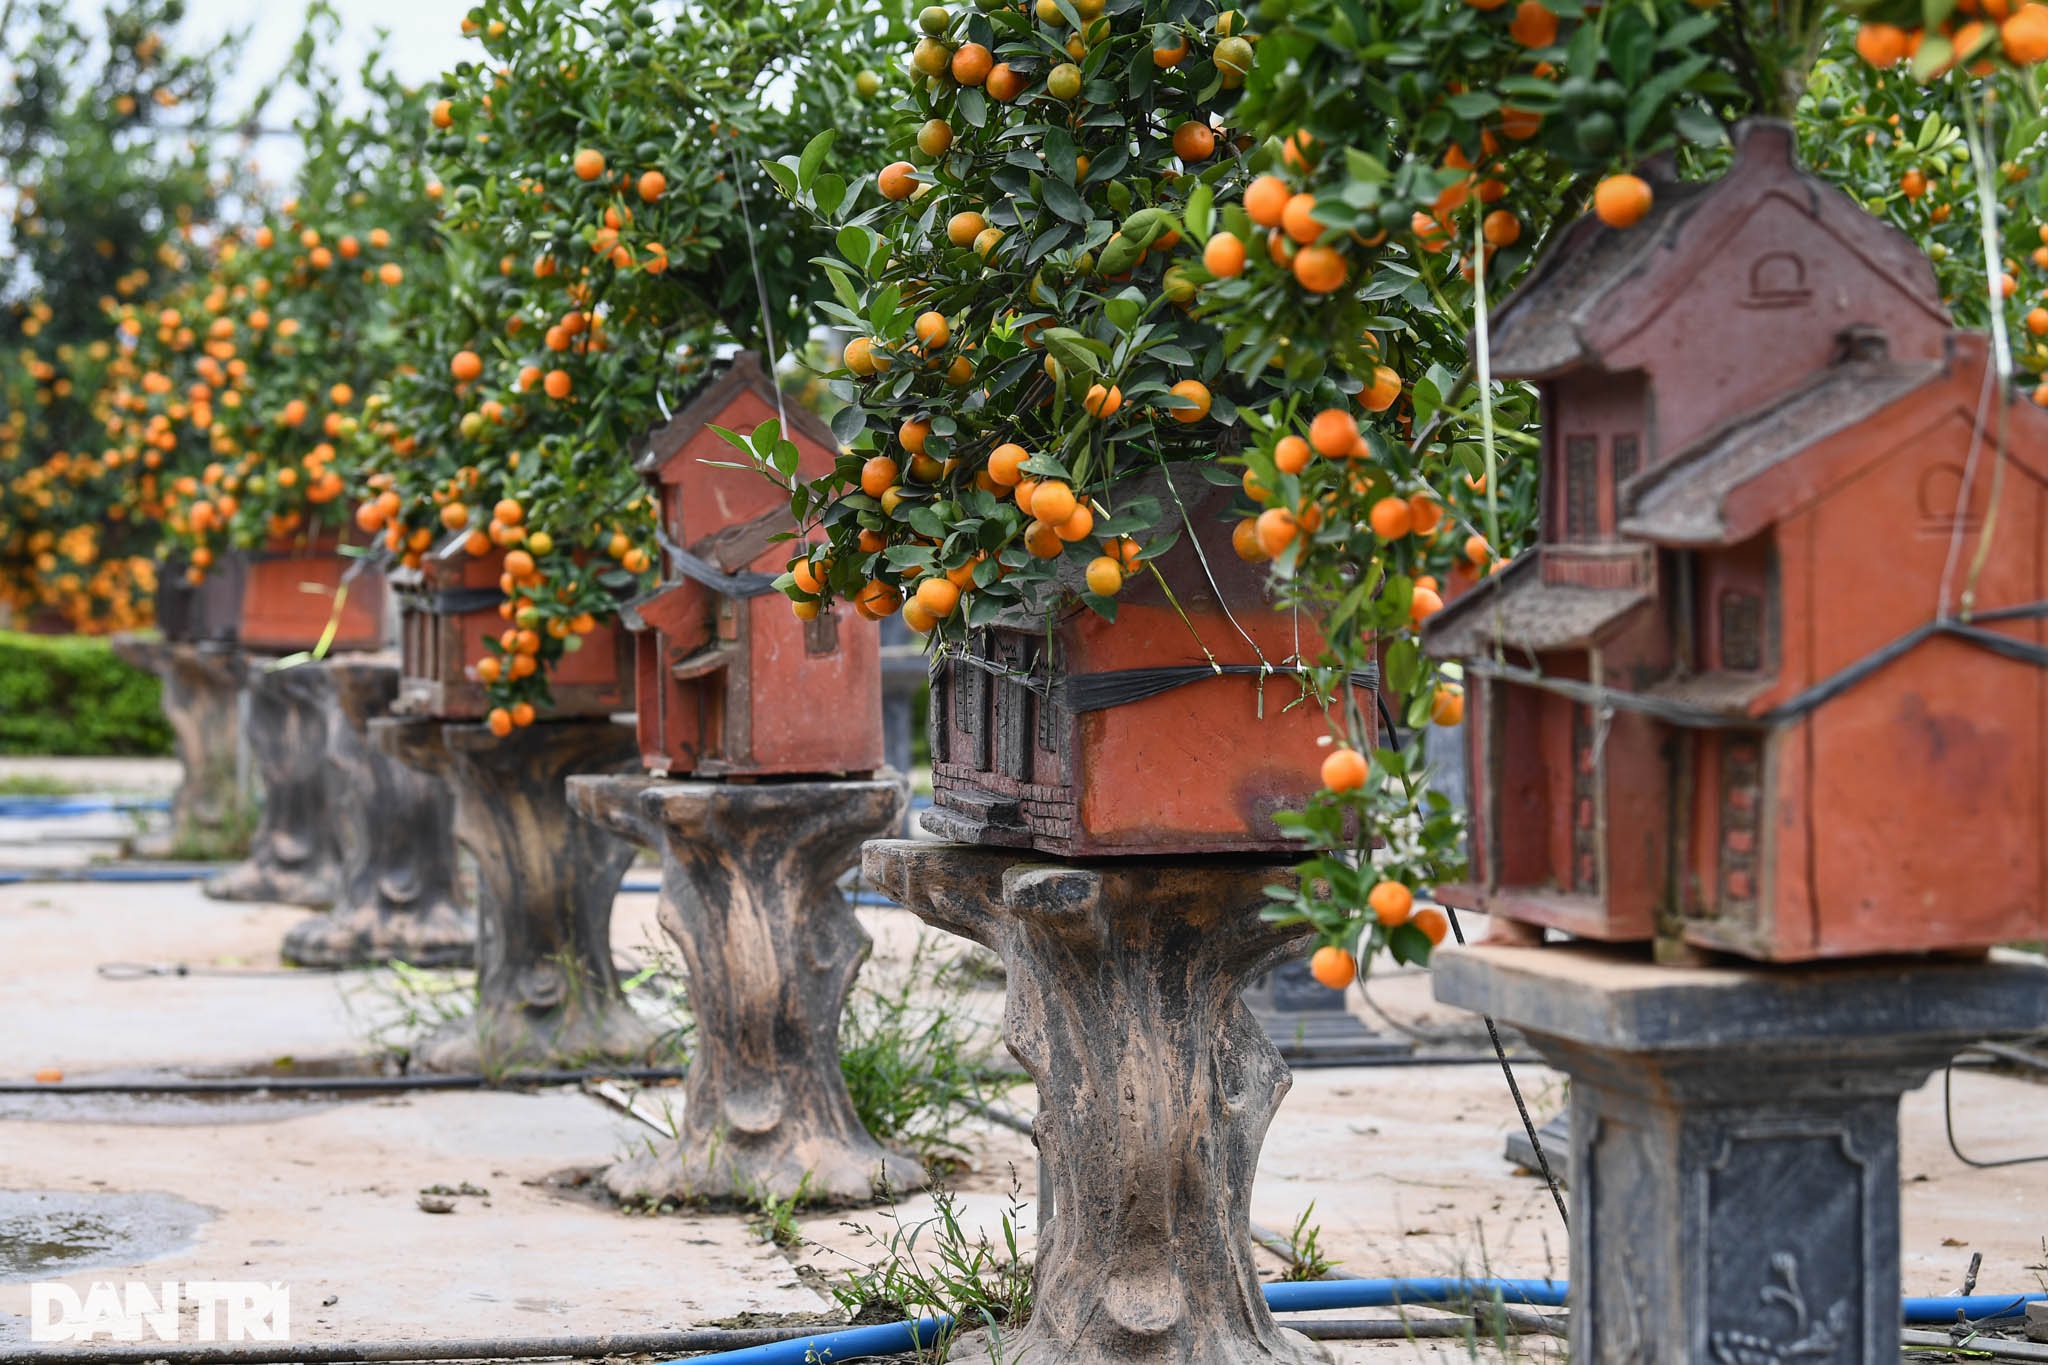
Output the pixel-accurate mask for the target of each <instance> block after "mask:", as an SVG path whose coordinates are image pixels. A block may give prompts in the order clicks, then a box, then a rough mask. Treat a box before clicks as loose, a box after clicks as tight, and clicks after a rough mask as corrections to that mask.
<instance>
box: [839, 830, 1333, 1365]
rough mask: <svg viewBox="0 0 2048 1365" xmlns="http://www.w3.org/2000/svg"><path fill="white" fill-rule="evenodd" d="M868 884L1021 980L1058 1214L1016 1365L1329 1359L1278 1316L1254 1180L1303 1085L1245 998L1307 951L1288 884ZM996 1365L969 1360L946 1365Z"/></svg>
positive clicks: (888, 844)
mask: <svg viewBox="0 0 2048 1365" xmlns="http://www.w3.org/2000/svg"><path fill="white" fill-rule="evenodd" d="M861 868H862V871H863V873H864V874H865V875H866V877H867V879H868V881H869V882H870V883H871V884H873V885H874V886H875V887H876V888H877V889H879V890H880V891H881V892H882V893H883V894H884V895H887V896H889V897H891V898H892V899H894V900H896V901H898V902H900V903H901V904H902V905H904V906H905V907H907V908H908V909H910V910H912V911H914V912H915V913H916V914H917V915H918V916H920V917H921V918H923V919H924V920H926V921H928V922H929V923H931V924H934V925H936V926H938V927H939V928H941V929H946V930H949V931H951V932H953V933H956V934H960V935H963V936H964V937H967V938H970V939H973V940H974V941H976V942H977V943H981V944H983V945H985V946H987V947H989V948H992V949H994V950H995V951H996V952H997V953H998V954H1000V955H1001V957H1002V959H1003V963H1004V965H1005V966H1006V967H1007V968H1008V969H1009V1000H1008V1005H1007V1009H1006V1011H1005V1015H1004V1021H1003V1033H1004V1037H1005V1039H1006V1040H1007V1041H1008V1043H1009V1046H1010V1051H1011V1052H1012V1053H1014V1054H1015V1055H1016V1057H1017V1060H1018V1061H1019V1062H1021V1063H1023V1065H1024V1069H1025V1070H1026V1071H1028V1072H1029V1073H1030V1074H1031V1078H1032V1079H1033V1080H1034V1081H1036V1082H1037V1083H1038V1100H1039V1106H1038V1121H1037V1125H1036V1128H1037V1132H1036V1134H1035V1137H1036V1141H1037V1143H1038V1152H1039V1161H1040V1164H1041V1168H1042V1169H1043V1170H1044V1171H1046V1172H1047V1174H1048V1177H1049V1180H1048V1183H1049V1185H1050V1188H1051V1189H1052V1191H1053V1208H1052V1209H1051V1210H1050V1213H1051V1221H1050V1222H1049V1223H1046V1224H1043V1226H1042V1227H1041V1231H1040V1235H1039V1242H1038V1260H1037V1264H1036V1266H1035V1268H1034V1270H1033V1297H1032V1302H1033V1305H1034V1306H1033V1309H1032V1315H1031V1321H1030V1322H1029V1323H1028V1324H1026V1325H1025V1326H1024V1327H1023V1328H1021V1329H1019V1330H1017V1331H1015V1332H1013V1333H1010V1334H1008V1335H1006V1337H1005V1338H1004V1340H1003V1341H1002V1342H1001V1344H1000V1345H1001V1350H1000V1355H1001V1359H1002V1360H1003V1361H1004V1362H1005V1363H1006V1365H1052V1362H1055V1361H1057V1362H1061V1365H1108V1362H1112V1361H1116V1362H1127V1361H1146V1362H1159V1363H1160V1365H1165V1362H1169V1361H1170V1362H1176V1363H1177V1365H1178V1363H1181V1362H1185V1363H1187V1365H1239V1363H1240V1362H1242V1363H1243V1365H1252V1363H1253V1362H1285V1363H1286V1365H1309V1362H1315V1361H1321V1360H1324V1359H1327V1357H1326V1356H1325V1355H1324V1353H1323V1351H1322V1348H1320V1347H1319V1346H1317V1345H1316V1344H1315V1343H1313V1342H1311V1341H1309V1340H1308V1339H1307V1338H1305V1337H1302V1336H1300V1335H1298V1334H1296V1333H1293V1332H1289V1331H1285V1330H1283V1329H1282V1328H1281V1327H1280V1326H1279V1325H1278V1324H1277V1323H1276V1322H1275V1321H1274V1320H1273V1316H1272V1314H1271V1313H1270V1312H1268V1311H1267V1308H1266V1301H1265V1298H1264V1297H1263V1295H1262V1293H1261V1290H1260V1286H1259V1273H1258V1263H1257V1261H1256V1260H1255V1259H1254V1256H1253V1250H1252V1239H1251V1187H1252V1178H1253V1176H1254V1175H1255V1174H1256V1172H1257V1170H1258V1159H1259V1148H1260V1147H1261V1146H1263V1145H1264V1143H1265V1138H1266V1127H1267V1125H1268V1124H1269V1123H1271V1122H1272V1118H1273V1114H1274V1112H1275V1111H1276V1110H1277V1109H1278V1108H1279V1106H1280V1099H1281V1096H1283V1095H1284V1094H1286V1092H1287V1088H1288V1083H1289V1076H1288V1073H1287V1066H1286V1064H1285V1063H1284V1062H1283V1061H1282V1060H1281V1059H1280V1054H1279V1053H1278V1052H1277V1051H1276V1050H1275V1049H1274V1047H1273V1044H1272V1042H1271V1041H1270V1040H1268V1039H1267V1037H1266V1035H1265V1033H1264V1032H1263V1031H1262V1030H1261V1029H1260V1027H1259V1025H1258V1022H1257V1021H1256V1020H1255V1019H1253V1018H1252V1013H1251V1011H1250V1010H1249V1009H1247V1008H1246V1007H1245V1004H1244V1002H1243V1001H1242V1000H1241V999H1240V998H1239V995H1240V993H1241V992H1242V991H1243V989H1244V986H1245V983H1246V982H1247V981H1249V980H1250V979H1251V978H1253V977H1255V976H1257V975H1258V974H1259V973H1260V972H1262V971H1265V970H1267V969H1268V968H1270V967H1272V966H1273V965H1274V964H1276V963H1278V962H1280V961H1282V960H1283V959H1285V958H1287V957H1288V956H1291V955H1293V954H1296V953H1299V952H1300V951H1301V948H1302V946H1303V943H1304V942H1305V940H1306V938H1307V936H1308V935H1307V931H1306V930H1305V929H1298V928H1280V927H1277V926H1275V925H1272V924H1269V923H1267V922H1266V921H1264V920H1263V919H1261V918H1260V911H1261V910H1262V909H1263V908H1264V906H1265V905H1266V903H1267V902H1266V896H1265V892H1264V888H1265V887H1266V886H1267V885H1269V884H1271V883H1273V882H1275V881H1280V880H1284V879H1285V877H1286V875H1287V874H1286V872H1285V870H1284V869H1282V868H1277V867H1273V866H1270V865H1267V864H1263V863H1260V862H1256V861H1248V860H1242V859H1221V858H1215V859H1188V860H1185V861H1179V862H1163V861H1160V862H1154V861H1150V860H1142V859H1131V860H1127V861H1117V862H1110V861H1103V862H1091V863H1070V862H1055V861H1049V860H1047V859H1045V858H1044V857H1042V856H1039V855H1034V854H1029V853H1023V852H1011V851H1007V850H1000V849H989V848H979V847H970V846H965V845H956V844H938V843H926V842H919V841H910V840H888V841H879V842H876V843H871V844H869V845H868V846H867V847H866V849H864V850H863V852H862V859H861ZM1044 1213H1045V1211H1041V1217H1043V1215H1044ZM994 1355H995V1351H994V1349H993V1343H988V1342H980V1343H977V1342H976V1341H975V1340H974V1339H972V1338H969V1339H968V1340H966V1341H964V1342H963V1343H962V1344H961V1345H960V1346H958V1347H956V1348H955V1349H954V1350H953V1352H952V1353H951V1355H950V1356H949V1357H948V1358H949V1359H950V1360H954V1361H961V1362H966V1361H982V1360H991V1359H993V1358H994Z"/></svg>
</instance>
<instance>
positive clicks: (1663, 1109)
mask: <svg viewBox="0 0 2048 1365" xmlns="http://www.w3.org/2000/svg"><path fill="white" fill-rule="evenodd" d="M1435 986H1436V994H1437V998H1438V999H1439V1000H1442V1001H1444V1002H1445V1003H1447V1004H1453V1005H1461V1006H1463V1007H1465V1008H1466V1009H1470V1010H1475V1011H1480V1012H1484V1013H1489V1014H1492V1015H1493V1016H1494V1017H1495V1018H1496V1019H1498V1020H1500V1021H1501V1022H1502V1023H1509V1024H1513V1025H1515V1026H1516V1027H1517V1028H1519V1029H1521V1030H1522V1032H1523V1033H1524V1034H1525V1035H1526V1036H1527V1037H1528V1039H1529V1041H1530V1042H1531V1043H1532V1044H1534V1045H1535V1047H1536V1048H1537V1050H1538V1051H1540V1052H1542V1053H1543V1055H1544V1056H1545V1057H1547V1058H1548V1059H1549V1060H1550V1061H1551V1062H1552V1063H1553V1064H1555V1065H1556V1066H1558V1067H1560V1068H1561V1069H1563V1070H1564V1071H1566V1072H1567V1073H1569V1074H1570V1076H1571V1078H1572V1109H1571V1134H1572V1147H1571V1169H1572V1178H1571V1197H1572V1229H1571V1272H1572V1273H1571V1279H1572V1313H1571V1332H1572V1338H1571V1356H1572V1359H1573V1360H1574V1361H1578V1362H1582V1363H1583V1365H1629V1363H1630V1362H1641V1361H1700V1362H1715V1363H1716V1365H1719V1362H1747V1361H1809V1360H1810V1361H1816V1362H1819V1361H1825V1362H1828V1365H1880V1363H1881V1365H1896V1363H1897V1361H1898V1359H1899V1097H1900V1095H1902V1094H1904V1093H1905V1092H1906V1091H1907V1090H1910V1089H1912V1088H1914V1087H1915V1086H1917V1085H1919V1084H1920V1083H1921V1082H1923V1081H1924V1080H1926V1078H1927V1077H1928V1075H1929V1074H1930V1073H1931V1072H1932V1071H1933V1070H1934V1069H1935V1068H1936V1067H1938V1066H1940V1065H1942V1064H1943V1062H1945V1061H1946V1060H1947V1059H1948V1058H1949V1057H1950V1056H1951V1055H1952V1054H1953V1053H1954V1052H1955V1051H1956V1049H1958V1048H1960V1047H1962V1046H1963V1045H1965V1044H1967V1043H1971V1042H1974V1041H1976V1040H1978V1039H1981V1038H1984V1037H1986V1036H1990V1035H1996V1034H2000V1033H2024V1032H2031V1031H2033V1030H2037V1029H2040V1028H2041V1027H2042V1026H2043V1025H2044V1024H2048V968H2042V967H2035V966H2030V965H2025V966H2023V965H2009V964H2005V963H1973V964H1965V963H1934V962H1899V961H1888V962H1884V963H1878V964H1864V963H1845V964H1840V965H1830V966H1820V967H1771V968H1719V967H1716V968H1679V967H1659V966H1655V965H1652V964H1650V963H1648V962H1645V961H1638V960H1634V959H1632V958H1630V957H1627V956H1624V955H1622V954H1619V953H1616V952H1613V951H1609V950H1599V949H1593V948H1580V947H1568V948H1567V947H1552V948H1519V947H1477V948H1470V949H1464V950H1460V951H1454V952H1446V953H1444V954H1443V955H1442V956H1441V957H1439V958H1438V960H1437V963H1436V967H1435Z"/></svg>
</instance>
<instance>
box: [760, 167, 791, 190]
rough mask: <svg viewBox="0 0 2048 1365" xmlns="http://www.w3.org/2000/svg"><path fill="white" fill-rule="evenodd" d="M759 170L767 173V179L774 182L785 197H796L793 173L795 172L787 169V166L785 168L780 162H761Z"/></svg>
mask: <svg viewBox="0 0 2048 1365" xmlns="http://www.w3.org/2000/svg"><path fill="white" fill-rule="evenodd" d="M761 169H763V170H765V171H767V172H768V176H769V178H770V179H771V180H773V181H774V182H775V183H776V184H777V185H778V186H780V187H781V189H782V192H783V193H784V194H787V195H789V196H791V197H792V198H793V197H795V195H796V172H795V171H793V170H791V169H790V168H789V167H788V166H785V165H784V164H783V163H782V162H780V161H764V162H762V163H761Z"/></svg>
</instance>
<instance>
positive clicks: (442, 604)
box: [405, 588, 505, 616]
mask: <svg viewBox="0 0 2048 1365" xmlns="http://www.w3.org/2000/svg"><path fill="white" fill-rule="evenodd" d="M405 596H406V599H407V600H408V601H409V602H412V603H416V604H417V605H419V606H421V607H422V608H424V609H425V610H426V611H428V612H430V613H432V614H433V615H435V616H466V615H468V614H469V613H470V612H473V611H482V610H484V608H486V607H495V606H497V605H498V604H499V603H500V602H503V601H504V600H505V594H504V593H502V592H500V591H498V590H497V589H496V588H448V589H445V590H443V591H441V592H433V593H407V594H406V595H405Z"/></svg>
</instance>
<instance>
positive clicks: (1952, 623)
mask: <svg viewBox="0 0 2048 1365" xmlns="http://www.w3.org/2000/svg"><path fill="white" fill-rule="evenodd" d="M2044 616H2048V602H2030V603H2027V604H2026V605H2024V606H2018V607H2001V608H1999V609H1997V610H1995V611H1987V612H1983V613H1980V614H1979V615H1977V616H1975V617H1974V618H1972V619H1971V620H1969V621H1961V620H1957V619H1956V618H1954V617H1947V618H1942V619H1937V620H1933V621H1929V622H1926V623H1925V624H1924V625H1919V626H1915V627H1914V628H1913V629H1911V630H1909V631H1907V632H1906V633H1905V634H1904V635H1901V636H1900V637H1899V638H1898V639H1896V640H1893V641H1891V642H1890V643H1889V644H1886V645H1882V646H1880V647H1879V648H1877V649H1874V650H1872V651H1871V652H1870V653H1868V654H1866V655H1864V656H1863V657H1862V658H1860V659H1858V660H1857V661H1856V662H1855V663H1853V664H1850V665H1849V666H1848V667H1847V668H1844V669H1842V670H1840V671H1839V672H1837V673H1834V674H1832V675H1831V676H1829V677H1826V678H1823V679H1821V680H1820V681H1819V682H1817V683H1815V684H1814V685H1813V686H1811V687H1809V688H1806V689H1805V690H1803V691H1801V692H1799V693H1797V694H1796V695H1794V696H1792V697H1790V698H1787V699H1786V700H1785V701H1783V702H1781V703H1779V704H1778V705H1776V706H1773V707H1772V708H1771V709H1770V710H1768V711H1765V712H1764V713H1762V714H1761V715H1756V716H1748V715H1729V714H1728V713H1726V712H1723V711H1715V710H1711V709H1709V708H1707V707H1704V706H1697V705H1694V704H1693V703H1690V702H1681V701H1673V700H1671V699H1669V698H1666V697H1647V696H1644V695H1642V694H1641V693H1639V692H1628V691H1620V690H1616V689H1614V688H1608V687H1595V686H1594V685H1593V684H1591V683H1584V682H1579V681H1577V680H1576V679H1573V678H1553V677H1549V676H1547V675H1545V674H1542V673H1538V672H1536V671H1535V670H1534V669H1528V668H1517V667H1515V666H1514V665H1512V664H1506V663H1496V662H1494V661H1493V660H1491V659H1486V658H1473V659H1467V660H1466V661H1465V667H1466V668H1468V669H1470V670H1472V671H1473V672H1475V673H1477V674H1479V675H1480V676H1481V677H1487V678H1499V679H1500V680H1501V681H1503V682H1511V683H1516V684H1519V685H1521V686H1523V687H1533V688H1537V689H1539V690H1541V691H1545V692H1550V693H1553V694H1555V695H1557V696H1561V697H1565V698H1568V699H1569V700H1572V701H1575V702H1580V703H1582V704H1584V705H1587V706H1597V707H1602V708H1605V709H1608V710H1614V711H1633V712H1636V713H1638V714H1640V715H1646V716H1649V717H1651V718H1652V719H1654V720H1661V721H1665V722H1667V723H1669V724H1672V725H1678V726H1683V727H1685V728H1687V729H1692V730H1758V729H1776V728H1778V727H1780V726H1783V725H1788V724H1790V723H1791V722H1793V721H1796V720H1799V719H1801V718H1802V717H1804V716H1806V715H1807V714H1809V713H1810V712H1812V711H1814V710H1816V709H1817V708H1819V707H1820V706H1822V705H1824V704H1825V703H1827V702H1829V701H1832V700H1834V699H1835V698H1836V697H1838V696H1840V695H1841V694H1842V693H1844V692H1846V691H1848V690H1849V689H1850V688H1852V687H1854V686H1855V685H1856V684H1857V683H1860V682H1862V681H1863V680H1864V679H1865V678H1868V677H1869V676H1870V675H1871V674H1873V673H1875V672H1877V671H1878V670H1879V669H1880V668H1883V667H1884V666H1885V665H1886V664H1889V663H1891V662H1892V661H1893V660H1894V659H1897V658H1900V657H1901V656H1903V655H1906V654H1909V653H1911V652H1912V651H1913V650H1915V649H1917V648H1919V647H1920V646H1921V645H1923V644H1925V643H1927V641H1929V640H1931V639H1933V638H1934V637H1935V636H1937V635H1949V636H1953V637H1954V638H1956V639H1958V640H1961V641H1963V642H1964V643H1966V644H1972V645H1976V646H1977V647H1978V648H1979V649H1986V650H1989V651H1990V652H1992V653H1993V654H1997V655H2000V656H2001V657H2003V658H2007V659H2012V660H2014V661H2015V662H2018V663H2024V664H2032V665H2033V666H2034V667H2036V668H2048V648H2044V647H2042V646H2040V645H2037V644H2034V643H2032V642H2031V641H2028V640H2015V639H2013V638H2012V637H2011V636H2010V635H2000V634H1999V633H1998V632H1997V631H1995V630H1986V629H1984V627H1983V626H1981V625H1979V624H1977V623H1978V622H1980V621H2018V620H2030V619H2037V618H2040V617H2044Z"/></svg>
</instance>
